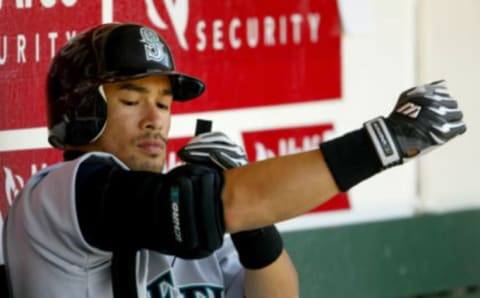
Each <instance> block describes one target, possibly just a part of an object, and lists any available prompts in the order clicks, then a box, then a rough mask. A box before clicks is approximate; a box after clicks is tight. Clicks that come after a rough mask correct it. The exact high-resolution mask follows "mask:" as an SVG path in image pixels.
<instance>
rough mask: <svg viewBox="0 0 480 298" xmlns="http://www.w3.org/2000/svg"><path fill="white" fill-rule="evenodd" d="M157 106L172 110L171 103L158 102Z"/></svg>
mask: <svg viewBox="0 0 480 298" xmlns="http://www.w3.org/2000/svg"><path fill="white" fill-rule="evenodd" d="M157 107H158V108H159V109H161V110H165V111H169V110H170V105H167V104H164V103H161V102H158V103H157Z"/></svg>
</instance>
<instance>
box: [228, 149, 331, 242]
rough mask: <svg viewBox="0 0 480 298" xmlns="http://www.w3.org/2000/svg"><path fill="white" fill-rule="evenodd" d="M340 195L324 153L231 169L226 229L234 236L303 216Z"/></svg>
mask: <svg viewBox="0 0 480 298" xmlns="http://www.w3.org/2000/svg"><path fill="white" fill-rule="evenodd" d="M280 173H281V174H280ZM338 192H339V189H338V187H337V185H336V183H335V180H334V179H333V177H332V174H331V172H330V170H329V168H328V166H327V164H326V162H325V160H324V158H323V155H322V153H321V151H320V150H313V151H307V152H304V153H298V154H294V155H287V156H282V157H278V158H274V159H267V160H263V161H259V162H255V163H250V164H247V165H245V166H242V167H237V168H234V169H230V170H227V171H225V185H224V189H223V204H224V217H225V226H226V229H227V231H228V232H230V233H234V232H238V231H242V230H249V229H254V228H258V227H262V226H267V225H271V224H273V223H276V222H279V221H282V220H285V219H289V218H292V217H295V216H299V215H301V214H303V213H305V212H307V211H308V210H310V209H312V208H314V207H315V206H318V205H319V204H321V203H323V202H325V201H327V200H328V199H330V198H332V197H333V196H334V195H335V194H337V193H338Z"/></svg>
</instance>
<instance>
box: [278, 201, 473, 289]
mask: <svg viewBox="0 0 480 298" xmlns="http://www.w3.org/2000/svg"><path fill="white" fill-rule="evenodd" d="M283 237H284V241H285V247H286V248H287V250H288V252H289V254H290V256H291V257H292V259H293V261H294V263H295V265H296V267H297V270H298V274H299V279H300V287H301V297H302V298H309V297H311V298H318V297H328V298H386V297H392V298H393V297H398V298H400V297H402V298H409V297H410V298H413V297H422V298H427V297H428V298H430V297H431V298H433V297H457V298H458V297H462V298H466V297H469V298H473V297H477V298H478V297H480V209H479V210H466V211H458V212H449V213H444V214H430V215H420V216H414V217H411V218H405V219H396V220H388V221H379V222H371V223H362V224H355V225H345V226H337V227H331V228H321V229H314V230H308V231H296V232H285V233H283Z"/></svg>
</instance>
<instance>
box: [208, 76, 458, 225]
mask: <svg viewBox="0 0 480 298" xmlns="http://www.w3.org/2000/svg"><path fill="white" fill-rule="evenodd" d="M462 118H463V115H462V112H461V111H460V110H459V109H458V107H457V102H456V100H455V99H453V98H452V97H451V96H450V94H449V93H448V90H447V87H446V84H445V82H444V81H438V82H433V83H430V84H426V85H421V86H418V87H414V88H411V89H409V90H406V91H404V92H403V93H402V94H400V97H399V99H398V101H397V104H396V105H395V107H394V110H393V111H392V113H391V114H390V115H389V116H388V117H378V118H375V119H373V120H370V121H367V122H366V123H364V126H363V128H361V129H359V130H357V131H353V132H350V133H348V134H346V135H344V136H342V137H339V138H336V139H334V140H332V141H329V142H325V143H322V144H321V145H320V150H313V151H309V152H305V153H299V154H294V155H289V156H283V157H278V158H273V159H269V160H265V161H261V162H255V163H250V164H248V165H245V166H241V167H237V168H233V169H228V170H226V171H225V173H224V176H225V184H224V188H223V193H222V197H223V204H224V220H225V225H226V229H227V231H229V232H236V231H242V230H246V229H252V228H257V227H262V226H265V225H269V224H272V223H275V222H278V221H281V220H285V219H288V218H292V217H295V216H298V215H301V214H303V213H304V212H305V211H308V210H310V209H311V208H313V207H315V206H317V205H319V204H321V203H323V202H325V201H326V200H328V199H330V198H331V197H333V196H334V195H335V194H336V193H338V192H339V191H347V190H348V189H350V188H351V187H353V186H354V185H356V184H357V183H359V182H361V181H363V180H365V179H368V178H369V177H371V176H373V175H375V174H376V173H379V172H380V171H382V170H384V169H387V168H389V167H392V166H395V165H399V164H402V163H403V162H405V161H406V160H409V159H411V158H413V157H416V156H418V155H419V154H422V153H425V152H428V151H430V150H431V149H432V148H435V147H438V146H440V145H443V144H444V143H446V142H447V141H449V140H451V139H452V138H454V137H456V136H457V135H460V134H462V133H464V132H465V131H466V126H465V124H464V123H463V122H462ZM210 158H212V160H214V161H215V159H216V157H215V155H212V156H211V157H210Z"/></svg>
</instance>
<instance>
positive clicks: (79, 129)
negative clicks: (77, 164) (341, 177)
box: [48, 88, 107, 148]
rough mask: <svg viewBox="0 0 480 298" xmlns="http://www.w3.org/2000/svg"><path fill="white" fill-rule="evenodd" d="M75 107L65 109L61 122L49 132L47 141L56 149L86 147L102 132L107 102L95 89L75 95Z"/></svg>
mask: <svg viewBox="0 0 480 298" xmlns="http://www.w3.org/2000/svg"><path fill="white" fill-rule="evenodd" d="M77 96H78V101H77V100H72V98H70V100H71V101H73V102H77V104H76V105H75V106H72V107H70V108H68V109H66V113H65V114H63V117H62V120H61V121H60V122H59V123H57V124H56V125H55V126H54V127H52V128H51V129H50V131H49V138H48V141H49V142H50V143H51V144H52V145H54V146H55V147H57V148H64V147H65V145H67V144H68V145H74V146H78V145H86V144H89V143H92V142H93V141H95V140H96V139H97V138H98V137H99V136H100V135H101V134H102V132H103V130H104V128H105V124H106V119H107V102H106V101H105V99H104V97H103V96H102V95H101V94H100V92H99V90H98V89H97V88H89V90H87V91H86V92H82V94H81V95H80V94H77Z"/></svg>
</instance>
